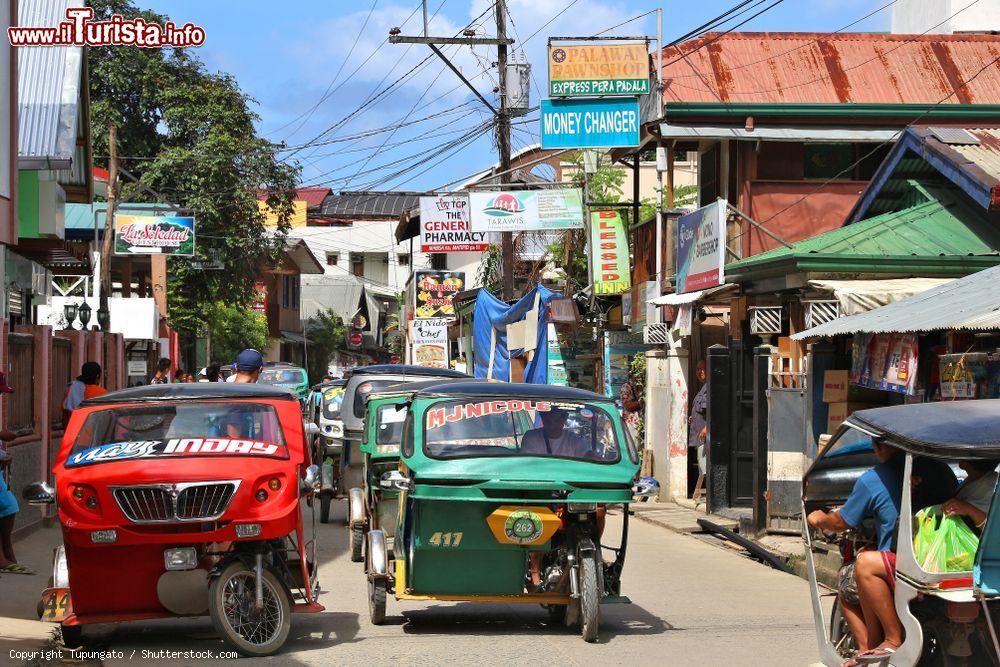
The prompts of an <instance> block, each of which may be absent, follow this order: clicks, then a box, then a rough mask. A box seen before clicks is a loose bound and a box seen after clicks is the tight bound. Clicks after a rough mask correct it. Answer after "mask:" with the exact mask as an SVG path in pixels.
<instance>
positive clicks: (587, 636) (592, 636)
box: [580, 557, 601, 642]
mask: <svg viewBox="0 0 1000 667" xmlns="http://www.w3.org/2000/svg"><path fill="white" fill-rule="evenodd" d="M600 626H601V593H600V590H599V588H598V576H597V559H596V558H594V557H586V558H581V559H580V634H581V635H582V636H583V640H584V641H586V642H596V641H597V634H598V631H599V630H600Z"/></svg>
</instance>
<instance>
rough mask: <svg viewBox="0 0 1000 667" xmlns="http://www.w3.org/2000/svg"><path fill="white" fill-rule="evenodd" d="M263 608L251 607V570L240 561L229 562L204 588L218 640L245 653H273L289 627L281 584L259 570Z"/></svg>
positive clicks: (254, 595)
mask: <svg viewBox="0 0 1000 667" xmlns="http://www.w3.org/2000/svg"><path fill="white" fill-rule="evenodd" d="M262 590H263V602H264V605H263V608H262V609H261V610H259V611H258V610H256V609H254V601H255V597H256V594H255V585H254V572H253V570H251V569H250V568H248V567H247V566H246V565H245V564H243V563H242V562H241V561H237V562H235V563H231V564H230V565H229V566H228V567H226V569H224V570H223V571H222V574H220V575H219V576H217V577H215V579H213V580H212V583H211V585H210V586H209V588H208V600H209V605H208V612H209V615H210V616H211V617H212V625H214V626H215V629H216V631H217V632H218V633H219V635H220V636H221V637H222V640H223V641H225V642H226V643H227V644H229V645H230V646H232V647H233V648H235V649H236V650H237V651H239V652H240V653H242V654H243V655H246V656H254V657H256V656H265V655H271V654H273V653H275V652H277V651H278V650H279V649H280V648H281V647H282V645H283V644H284V643H285V640H286V639H287V638H288V631H289V629H290V628H291V603H290V602H289V599H288V593H287V591H285V587H284V586H283V585H282V584H281V582H280V581H279V580H278V577H276V576H275V575H274V573H273V572H271V571H270V570H266V569H265V570H263V581H262Z"/></svg>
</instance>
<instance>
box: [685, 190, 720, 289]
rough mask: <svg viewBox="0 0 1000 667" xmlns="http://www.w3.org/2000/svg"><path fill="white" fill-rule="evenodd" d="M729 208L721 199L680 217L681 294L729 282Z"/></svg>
mask: <svg viewBox="0 0 1000 667" xmlns="http://www.w3.org/2000/svg"><path fill="white" fill-rule="evenodd" d="M726 208H727V206H726V201H725V200H724V199H719V200H717V201H715V202H714V203H712V204H709V205H708V206H703V207H702V208H699V209H698V210H697V211H694V212H693V213H689V214H687V215H682V216H681V217H680V218H678V219H677V288H676V293H677V294H683V293H685V292H696V291H698V290H703V289H708V288H709V287H715V286H717V285H721V284H722V283H723V282H725V276H724V275H723V266H724V265H725V261H726Z"/></svg>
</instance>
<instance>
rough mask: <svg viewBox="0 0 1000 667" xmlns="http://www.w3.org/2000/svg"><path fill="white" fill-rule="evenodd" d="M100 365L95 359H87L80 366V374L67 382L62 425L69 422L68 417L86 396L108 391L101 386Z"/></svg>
mask: <svg viewBox="0 0 1000 667" xmlns="http://www.w3.org/2000/svg"><path fill="white" fill-rule="evenodd" d="M101 373H102V371H101V365H100V364H99V363H97V362H96V361H88V362H85V363H84V364H83V366H82V367H81V368H80V375H79V376H77V378H76V379H75V380H73V381H72V382H70V383H69V386H68V387H67V388H66V393H65V394H64V395H63V400H62V409H63V426H64V427H65V426H66V424H68V423H69V417H70V415H71V414H72V413H73V410H76V409H77V408H78V407H79V406H80V403H83V401H84V400H86V399H88V398H94V397H95V396H100V395H102V394H106V393H108V390H107V389H105V388H104V387H102V386H101Z"/></svg>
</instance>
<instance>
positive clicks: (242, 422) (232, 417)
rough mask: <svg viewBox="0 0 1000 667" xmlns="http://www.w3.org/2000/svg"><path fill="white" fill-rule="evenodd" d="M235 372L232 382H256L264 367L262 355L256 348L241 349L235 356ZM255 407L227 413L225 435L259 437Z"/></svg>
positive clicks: (231, 436)
mask: <svg viewBox="0 0 1000 667" xmlns="http://www.w3.org/2000/svg"><path fill="white" fill-rule="evenodd" d="M233 366H234V367H235V368H236V374H235V375H234V376H233V377H234V378H235V379H234V380H233V382H236V383H239V384H256V382H257V378H259V377H260V372H261V370H263V368H264V357H263V356H262V355H261V353H260V352H258V351H257V350H249V349H248V350H243V351H242V352H240V353H239V354H238V355H237V356H236V363H235V364H233ZM256 413H257V409H256V408H253V409H252V410H251V411H246V410H242V409H237V410H234V411H233V412H230V413H229V416H228V419H227V420H226V435H227V436H229V437H230V438H260V437H261V435H262V434H260V433H258V431H259V430H260V428H259V427H258V425H257V424H256V423H255V422H256V420H255V419H254V415H255V414H256Z"/></svg>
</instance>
